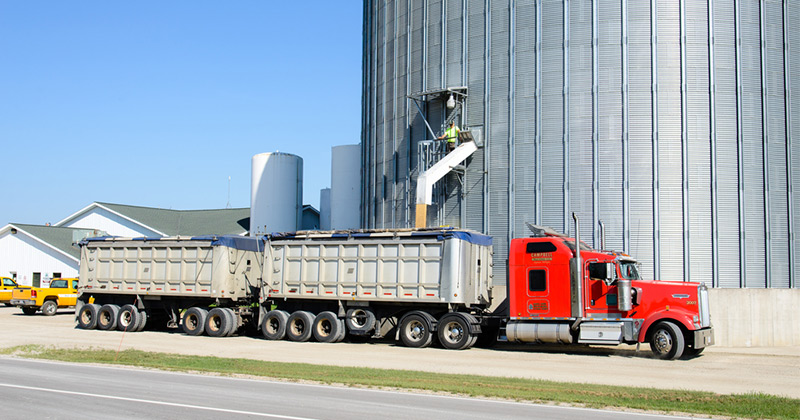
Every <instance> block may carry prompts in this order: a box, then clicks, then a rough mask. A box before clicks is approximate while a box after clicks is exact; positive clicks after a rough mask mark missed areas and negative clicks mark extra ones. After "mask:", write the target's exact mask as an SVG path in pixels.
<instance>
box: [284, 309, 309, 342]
mask: <svg viewBox="0 0 800 420" xmlns="http://www.w3.org/2000/svg"><path fill="white" fill-rule="evenodd" d="M313 325H314V314H312V313H311V312H306V311H294V312H292V314H291V315H289V319H288V320H287V321H286V337H287V338H288V339H289V340H291V341H308V340H309V339H311V335H312V333H313V332H312V330H313V329H314V328H313Z"/></svg>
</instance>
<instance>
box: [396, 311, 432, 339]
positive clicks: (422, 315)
mask: <svg viewBox="0 0 800 420" xmlns="http://www.w3.org/2000/svg"><path fill="white" fill-rule="evenodd" d="M410 315H419V316H421V317H423V318H425V320H427V321H428V328H429V329H430V330H431V332H434V331H436V326H437V324H438V321H437V320H436V318H434V317H433V315H431V314H429V313H427V312H425V311H409V312H406V313H405V314H404V315H403V316H402V317H400V319H399V320H398V322H397V332H395V337H394V339H395V340H399V339H400V325H402V324H403V320H404V319H406V317H408V316H410Z"/></svg>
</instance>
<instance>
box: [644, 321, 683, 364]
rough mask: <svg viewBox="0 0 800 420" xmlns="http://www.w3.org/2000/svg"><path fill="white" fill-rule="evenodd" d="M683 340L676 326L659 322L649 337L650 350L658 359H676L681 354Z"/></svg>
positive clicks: (666, 322) (667, 322)
mask: <svg viewBox="0 0 800 420" xmlns="http://www.w3.org/2000/svg"><path fill="white" fill-rule="evenodd" d="M684 347H685V340H684V339H683V333H682V332H681V329H680V328H678V326H677V325H675V324H673V323H672V322H669V321H661V322H659V323H658V324H656V326H655V327H653V333H652V334H651V335H650V350H652V351H653V353H654V354H655V355H656V357H658V358H659V359H670V360H671V359H677V358H679V357H681V355H682V354H683V348H684Z"/></svg>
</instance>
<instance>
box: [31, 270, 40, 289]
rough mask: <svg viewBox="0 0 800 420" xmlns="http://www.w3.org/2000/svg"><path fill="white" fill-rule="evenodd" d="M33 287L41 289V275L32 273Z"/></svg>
mask: <svg viewBox="0 0 800 420" xmlns="http://www.w3.org/2000/svg"><path fill="white" fill-rule="evenodd" d="M32 286H33V287H41V286H42V273H33V282H32Z"/></svg>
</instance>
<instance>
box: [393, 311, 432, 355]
mask: <svg viewBox="0 0 800 420" xmlns="http://www.w3.org/2000/svg"><path fill="white" fill-rule="evenodd" d="M400 340H402V341H403V344H404V345H405V346H406V347H428V346H430V345H431V343H432V342H433V333H432V332H431V326H430V324H429V323H428V320H427V319H425V317H423V316H422V315H419V314H411V315H406V316H405V317H403V320H402V321H401V322H400Z"/></svg>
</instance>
